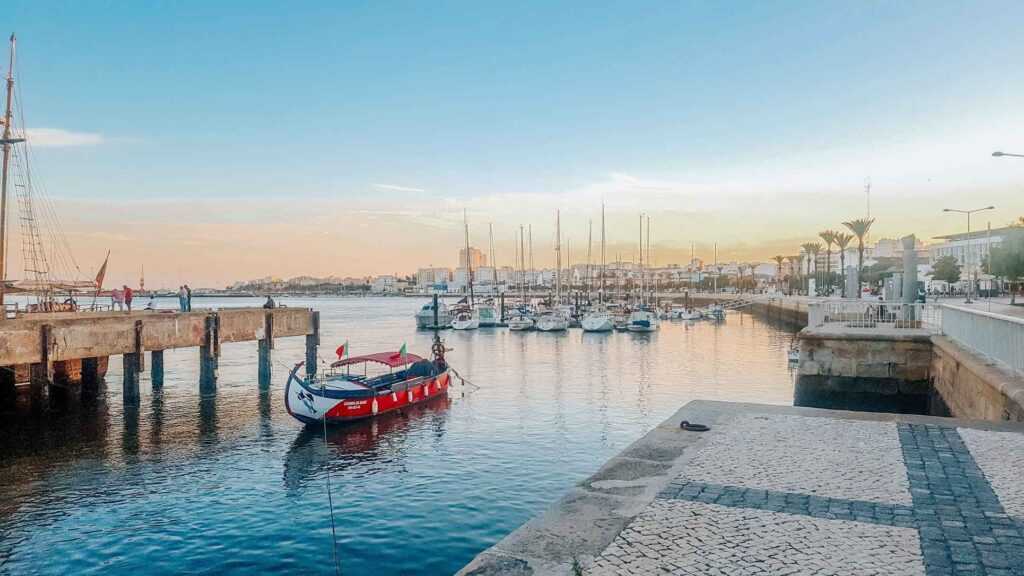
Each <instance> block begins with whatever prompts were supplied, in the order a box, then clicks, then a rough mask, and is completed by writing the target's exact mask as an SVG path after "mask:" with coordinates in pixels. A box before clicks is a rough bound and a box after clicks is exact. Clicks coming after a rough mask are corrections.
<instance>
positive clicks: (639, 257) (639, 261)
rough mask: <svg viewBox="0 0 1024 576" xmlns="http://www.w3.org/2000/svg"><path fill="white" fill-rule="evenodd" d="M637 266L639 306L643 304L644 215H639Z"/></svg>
mask: <svg viewBox="0 0 1024 576" xmlns="http://www.w3.org/2000/svg"><path fill="white" fill-rule="evenodd" d="M637 265H638V266H639V268H638V270H639V273H640V305H641V306H643V304H644V215H643V214H641V215H640V249H639V250H638V251H637Z"/></svg>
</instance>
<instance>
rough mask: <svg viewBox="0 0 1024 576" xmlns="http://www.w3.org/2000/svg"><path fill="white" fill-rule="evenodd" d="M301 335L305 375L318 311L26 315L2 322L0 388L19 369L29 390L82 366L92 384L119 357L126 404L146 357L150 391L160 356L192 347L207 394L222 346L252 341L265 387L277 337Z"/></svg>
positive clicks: (158, 380) (157, 380)
mask: <svg viewBox="0 0 1024 576" xmlns="http://www.w3.org/2000/svg"><path fill="white" fill-rule="evenodd" d="M290 336H305V337H306V357H307V360H308V359H310V358H312V359H313V361H312V362H307V372H310V371H315V370H316V361H315V359H316V348H317V346H318V345H319V313H318V312H316V311H314V310H311V309H308V308H273V309H264V308H225V309H220V310H196V311H192V312H176V311H168V310H153V311H137V312H131V313H127V312H102V313H54V314H32V315H26V316H23V317H19V318H15V319H9V320H5V321H3V322H0V388H4V389H6V390H9V389H11V388H12V387H13V384H14V379H15V374H17V373H18V372H19V371H18V370H16V368H17V367H30V370H31V384H33V385H34V386H35V387H36V388H38V389H40V391H45V388H46V387H48V386H49V385H50V384H53V383H55V382H54V379H55V377H57V378H59V377H60V375H61V374H62V373H63V374H66V373H67V371H64V372H61V371H57V370H54V366H55V365H56V364H58V363H62V362H64V363H66V362H80V363H81V382H82V384H84V385H89V384H92V383H94V382H95V380H96V379H97V378H98V376H97V367H98V364H99V362H97V359H100V358H105V357H109V356H117V355H121V356H122V357H123V361H124V368H125V369H124V388H125V399H126V401H132V400H133V399H136V398H137V397H138V375H139V372H140V371H141V370H142V369H144V366H145V362H144V358H145V353H146V352H149V353H150V357H151V369H152V372H153V378H152V380H153V385H154V386H159V385H162V383H163V351H164V350H169V349H174V348H198V349H199V360H200V368H201V369H200V383H199V384H200V389H201V390H202V391H203V392H212V391H213V390H214V387H215V385H216V380H217V361H218V358H219V357H220V348H221V344H223V343H229V342H247V341H255V342H258V345H259V367H258V374H259V385H260V387H261V388H263V387H267V386H269V383H270V372H271V370H270V363H271V350H272V349H273V348H274V340H275V338H283V337H290Z"/></svg>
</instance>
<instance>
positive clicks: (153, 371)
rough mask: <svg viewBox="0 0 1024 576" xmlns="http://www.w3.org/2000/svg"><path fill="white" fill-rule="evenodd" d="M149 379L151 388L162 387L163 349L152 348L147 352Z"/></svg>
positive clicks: (157, 388)
mask: <svg viewBox="0 0 1024 576" xmlns="http://www.w3.org/2000/svg"><path fill="white" fill-rule="evenodd" d="M149 370H150V373H149V379H150V381H151V382H152V383H153V390H159V389H161V388H163V387H164V351H163V350H153V351H152V352H150V353H149Z"/></svg>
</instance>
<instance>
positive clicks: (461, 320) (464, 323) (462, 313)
mask: <svg viewBox="0 0 1024 576" xmlns="http://www.w3.org/2000/svg"><path fill="white" fill-rule="evenodd" d="M462 223H463V226H464V228H465V231H466V282H467V283H468V285H469V300H468V302H466V306H460V307H459V308H457V309H455V310H454V311H453V312H452V329H453V330H476V329H477V328H479V327H480V310H479V309H477V307H476V306H474V302H473V300H474V298H473V258H472V254H471V253H470V251H469V218H468V217H467V216H466V211H465V210H463V211H462Z"/></svg>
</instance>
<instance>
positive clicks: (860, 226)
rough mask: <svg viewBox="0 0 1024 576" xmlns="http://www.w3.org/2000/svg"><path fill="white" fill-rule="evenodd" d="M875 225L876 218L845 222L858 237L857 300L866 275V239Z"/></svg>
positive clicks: (844, 224)
mask: <svg viewBox="0 0 1024 576" xmlns="http://www.w3.org/2000/svg"><path fill="white" fill-rule="evenodd" d="M874 223H875V219H874V218H858V219H856V220H851V221H849V222H843V226H846V227H847V228H849V229H850V232H853V235H854V236H856V237H857V298H860V283H861V280H860V279H861V276H863V275H864V238H865V237H866V236H867V235H868V231H869V230H871V225H872V224H874Z"/></svg>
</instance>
